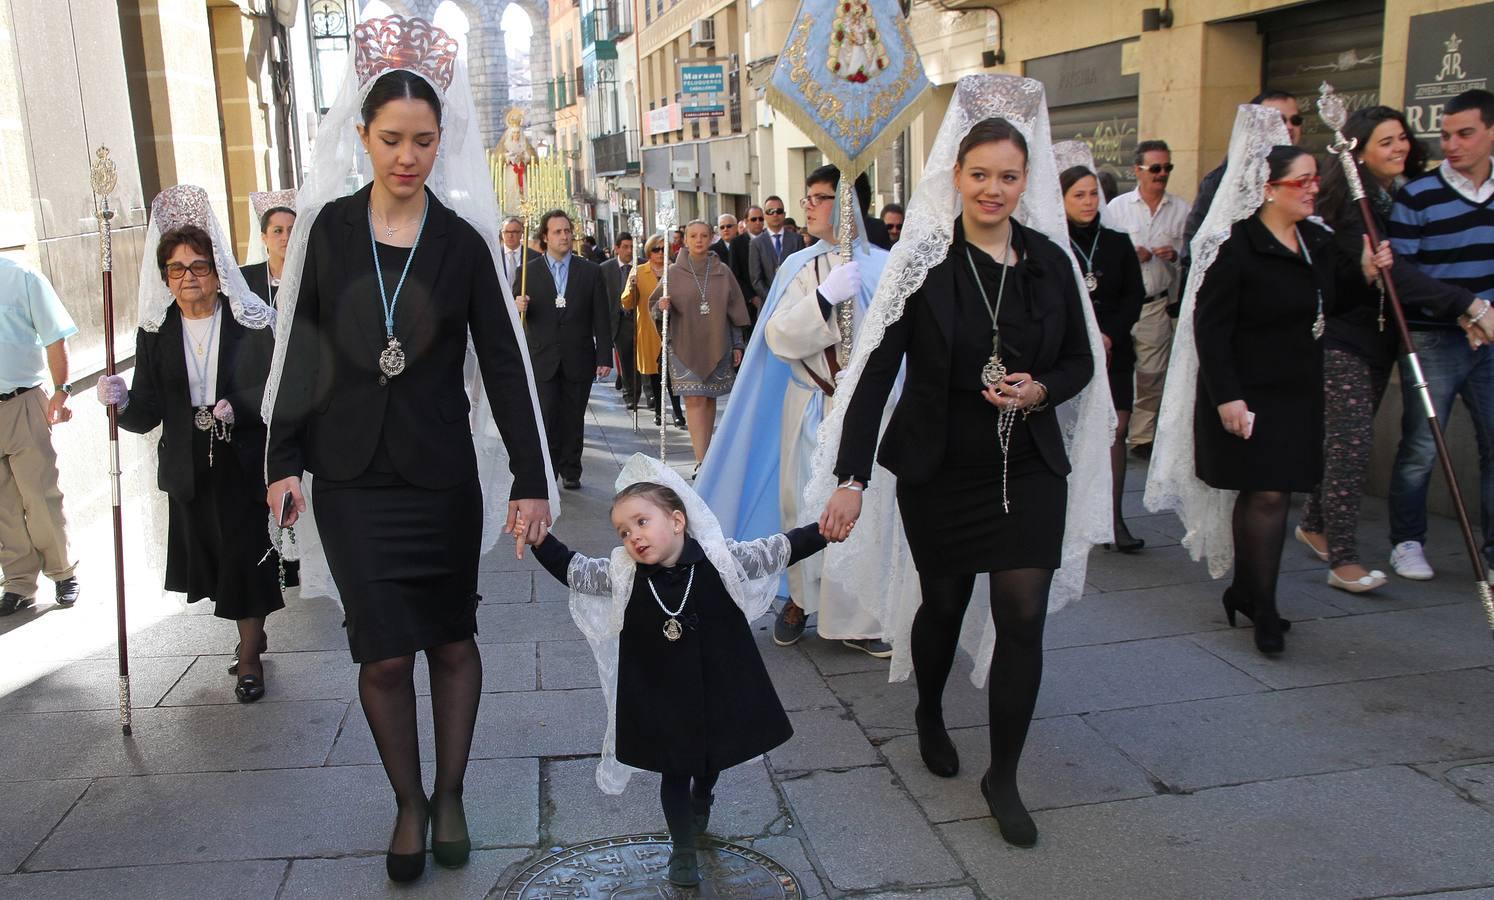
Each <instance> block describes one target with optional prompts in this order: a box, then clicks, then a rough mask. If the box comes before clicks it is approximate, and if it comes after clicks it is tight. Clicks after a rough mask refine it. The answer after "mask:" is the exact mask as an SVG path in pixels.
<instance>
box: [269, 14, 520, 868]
mask: <svg viewBox="0 0 1494 900" xmlns="http://www.w3.org/2000/svg"><path fill="white" fill-rule="evenodd" d="M393 22H394V19H389V20H372V21H371V22H367V23H364V24H363V25H360V26H359V29H358V33H357V38H358V41H359V44H360V46H359V70H358V71H359V74H360V76H365V70H364V68H363V65H364V60H365V59H367V58H370V57H371V58H374V59H375V60H377V59H379V58H380V57H379V54H380V53H384V54H386V57H385V58H386V60H387V61H386V62H385V63H384V66H385V67H386V68H387V71H382V72H380V71H377V70H376V71H373V72H370V73H367V74H366V76H365V89H366V91H367V94H366V96H365V98H364V100H363V102H362V106H361V121H360V122H359V123H358V126H357V130H358V134H359V137H360V138H361V140H362V144H363V148H364V150H365V151H366V152H367V153H368V155H369V159H370V162H371V165H372V169H373V173H374V180H373V182H372V183H371V184H370V185H368V186H366V187H364V188H363V189H362V190H360V191H358V192H357V193H355V194H353V195H351V196H347V197H343V198H341V199H338V200H335V201H333V202H331V203H329V204H327V205H326V206H325V208H322V209H320V211H319V212H318V213H317V214H316V215H315V218H314V221H310V222H303V223H302V227H306V228H309V229H310V231H309V234H308V237H307V245H306V249H305V256H304V259H303V260H301V266H300V269H299V271H293V272H292V275H291V277H293V278H294V277H299V283H298V285H297V288H296V293H295V295H294V299H291V297H290V296H289V295H288V296H287V298H286V299H285V300H283V301H282V307H283V308H284V307H285V306H286V305H287V304H290V310H293V313H291V314H292V315H293V318H292V323H291V327H290V329H289V333H288V334H287V333H286V329H285V328H284V326H282V329H281V335H280V340H281V341H282V342H283V343H284V345H285V353H284V368H283V372H282V373H281V375H280V381H279V383H278V386H277V393H276V394H275V397H274V401H273V403H274V406H273V410H272V415H271V419H270V435H269V449H268V462H267V466H266V470H267V478H268V481H269V482H270V484H269V501H270V504H271V506H272V508H274V509H277V510H278V509H280V503H281V499H282V497H284V496H285V495H286V494H289V495H290V496H291V497H292V498H293V502H294V510H293V512H292V513H291V515H290V517H289V518H290V520H291V521H294V519H295V517H296V516H298V515H299V514H300V513H301V512H304V511H305V509H306V504H305V500H304V498H303V497H302V495H301V475H302V473H303V471H304V472H310V473H312V474H314V475H315V476H316V480H315V483H314V490H313V494H314V499H315V518H316V523H317V526H318V530H319V532H320V534H321V537H322V541H323V546H324V549H325V552H326V557H327V563H328V565H329V567H330V569H331V573H332V577H333V579H334V580H335V582H336V584H337V587H338V591H339V593H340V594H341V596H342V599H343V603H344V604H345V608H346V612H347V631H348V644H349V647H350V649H351V651H352V655H353V659H354V660H355V661H356V662H358V663H360V670H359V677H358V690H359V697H360V699H361V700H362V704H363V710H364V713H365V714H366V715H367V717H368V722H369V726H370V727H371V729H372V731H373V735H374V740H375V743H376V744H377V745H378V748H379V755H380V758H381V759H382V760H383V763H384V769H385V772H386V773H387V774H388V776H389V781H390V784H391V786H392V787H393V789H394V794H395V799H396V801H397V803H398V809H399V813H398V816H397V818H396V821H395V827H394V834H393V837H392V838H391V842H390V847H389V853H388V856H387V858H386V865H387V869H388V873H389V876H390V878H391V879H393V880H396V881H408V880H412V879H414V878H416V877H418V876H419V875H420V873H421V872H422V871H423V870H424V867H425V855H424V854H425V833H426V827H427V824H429V825H430V830H431V834H432V849H433V851H434V856H435V859H436V861H437V862H438V863H441V864H442V865H446V866H460V865H463V864H465V862H466V861H467V858H468V853H469V851H470V847H471V843H470V840H469V839H468V835H467V824H466V816H465V812H464V810H463V807H462V786H463V780H464V777H465V775H466V768H467V759H468V754H469V752H470V750H471V744H472V731H473V727H474V724H475V721H476V718H477V706H478V699H479V696H480V691H481V688H482V658H481V656H480V655H479V652H478V648H477V644H476V642H475V641H474V635H475V634H476V632H477V618H476V615H477V604H478V601H479V600H480V598H479V597H478V594H477V565H478V557H479V554H480V550H481V542H482V532H483V495H482V486H481V484H480V482H479V474H478V466H477V456H476V453H475V452H474V449H473V436H472V430H471V426H470V424H469V421H468V415H469V411H470V409H469V401H468V396H467V393H466V390H465V386H464V381H463V362H464V359H465V354H466V348H467V342H468V335H469V333H470V335H471V341H472V345H473V346H474V348H475V350H476V354H477V359H478V363H479V365H480V368H481V372H482V376H483V384H484V387H485V389H486V393H487V397H488V401H489V403H490V404H491V406H492V408H493V414H494V418H495V419H496V422H497V426H498V429H499V431H500V433H501V434H502V437H503V442H504V444H505V445H506V447H507V448H508V456H509V459H510V466H511V469H512V471H513V478H514V481H513V489H512V491H511V493H510V497H511V498H512V499H511V500H510V502H509V528H510V529H511V528H512V526H513V521H514V516H515V514H516V513H518V512H520V511H522V512H523V515H524V521H525V522H527V523H530V524H531V526H532V527H531V529H530V531H531V532H532V534H531V535H530V536H532V537H539V538H542V537H543V532H544V530H545V528H546V526H548V524H549V521H550V508H549V503H548V501H547V499H545V498H547V497H548V494H549V475H548V472H547V471H546V468H547V467H546V462H545V448H544V445H543V442H542V440H541V432H540V428H539V425H538V423H537V421H536V416H535V408H534V405H533V401H532V399H531V398H532V391H531V388H530V382H529V374H528V367H527V365H526V363H525V359H524V356H523V353H522V351H521V349H520V345H519V338H518V336H517V335H516V333H515V332H516V329H515V327H514V325H513V322H514V321H515V319H514V318H513V317H512V316H511V314H510V309H509V308H508V304H506V303H505V302H504V298H505V296H506V295H505V293H504V290H503V287H502V285H501V282H500V278H499V275H498V270H497V267H496V264H495V262H494V257H493V252H492V248H491V247H490V246H489V244H488V243H487V242H486V241H485V240H484V238H483V236H482V235H481V234H479V233H478V231H477V230H476V228H474V227H473V225H472V224H471V223H469V222H468V221H467V220H466V219H465V218H463V217H462V216H459V215H456V214H454V213H453V212H452V211H451V210H450V209H449V208H448V207H446V206H445V205H443V204H442V202H441V201H440V200H438V199H437V198H436V196H435V194H434V193H432V192H431V191H430V190H428V189H427V188H426V180H427V178H428V177H429V176H430V175H431V173H432V170H433V168H434V167H435V165H436V162H437V152H438V148H441V143H442V140H441V138H442V131H441V128H442V124H441V122H442V104H441V100H440V98H439V96H438V95H437V94H436V92H435V88H433V86H432V84H433V82H434V83H440V82H441V80H442V77H443V71H444V74H445V77H446V79H447V82H446V83H447V86H449V79H450V71H451V70H450V69H449V68H446V69H444V70H443V69H442V68H440V67H433V71H432V72H430V73H427V72H426V71H425V70H424V69H422V72H421V74H416V73H414V72H411V71H408V70H405V69H403V68H396V65H403V64H404V63H401V62H400V60H401V59H403V58H404V53H405V51H406V49H407V48H404V47H396V48H395V51H397V52H391V51H387V50H386V49H385V48H384V47H383V46H382V44H379V43H378V42H382V41H390V42H398V41H406V40H409V35H411V34H431V33H434V34H436V35H438V36H439V37H436V38H432V39H431V41H432V42H442V43H444V40H445V35H444V33H442V32H440V30H439V29H434V28H433V27H432V26H430V25H429V24H428V23H425V22H422V21H420V20H399V22H398V23H395V24H396V25H398V26H399V27H394V26H392V25H391V24H390V23H393ZM370 44H377V45H376V46H370ZM437 46H440V43H438V44H437ZM448 46H449V50H450V52H454V43H452V44H450V45H448ZM447 61H448V62H449V59H448V60H447ZM370 81H371V82H372V84H371V85H370V84H368V82H370ZM340 102H341V101H340ZM458 109H460V108H459V107H458ZM452 149H453V148H445V151H448V152H449V151H451V150H452ZM447 174H448V176H452V175H457V176H463V175H469V174H470V173H466V172H456V173H453V172H450V171H448V173H447ZM307 211H308V208H303V215H304V214H305V213H306V212H307ZM494 224H495V225H496V221H495V222H494ZM295 264H296V258H295V256H294V255H293V256H292V260H291V266H292V268H294V267H295ZM288 311H289V310H287V312H288ZM531 498H532V499H531ZM421 651H424V653H425V655H426V660H427V662H428V664H429V666H430V680H431V705H432V712H433V717H434V719H435V736H436V741H435V748H436V776H435V793H434V794H433V795H432V796H431V797H430V798H429V799H427V798H426V796H425V793H424V788H423V785H422V781H421V772H420V748H419V742H418V738H417V735H418V730H417V727H416V717H415V684H414V666H415V657H416V655H417V654H418V653H420V652H421Z"/></svg>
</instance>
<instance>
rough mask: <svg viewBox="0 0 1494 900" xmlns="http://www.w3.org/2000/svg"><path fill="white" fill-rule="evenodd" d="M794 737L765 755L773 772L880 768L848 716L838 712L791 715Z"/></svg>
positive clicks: (879, 760) (878, 759) (873, 750)
mask: <svg viewBox="0 0 1494 900" xmlns="http://www.w3.org/2000/svg"><path fill="white" fill-rule="evenodd" d="M788 715H789V721H790V722H792V723H793V726H794V736H793V737H791V738H789V740H788V742H787V743H786V744H784V745H783V746H781V747H777V748H775V749H773V750H770V751H768V762H770V763H771V764H772V766H773V771H775V772H780V773H781V772H798V771H807V770H810V769H845V768H850V767H852V766H876V765H881V763H882V758H881V756H880V755H878V753H877V750H876V748H875V747H873V746H872V745H871V744H870V743H869V742H868V741H867V740H866V735H865V734H864V733H863V732H862V731H861V729H860V727H858V726H857V724H856V721H855V720H854V719H853V718H851V715H850V714H849V713H847V712H845V711H844V710H841V709H805V710H797V711H793V712H790V713H789V714H788Z"/></svg>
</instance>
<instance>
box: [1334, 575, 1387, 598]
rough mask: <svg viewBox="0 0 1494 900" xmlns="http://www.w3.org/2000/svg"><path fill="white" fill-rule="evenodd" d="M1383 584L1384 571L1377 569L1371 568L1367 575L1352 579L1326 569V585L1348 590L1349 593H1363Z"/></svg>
mask: <svg viewBox="0 0 1494 900" xmlns="http://www.w3.org/2000/svg"><path fill="white" fill-rule="evenodd" d="M1383 584H1385V573H1384V572H1381V571H1380V570H1379V569H1373V570H1371V571H1370V573H1369V574H1368V575H1361V576H1360V577H1358V578H1356V579H1354V580H1353V581H1350V580H1348V579H1347V578H1340V577H1338V573H1336V572H1334V571H1333V570H1331V569H1330V570H1329V571H1328V586H1329V587H1336V588H1338V589H1339V590H1341V591H1348V592H1349V593H1351V594H1363V593H1365V592H1366V591H1372V590H1374V589H1375V588H1377V587H1380V586H1381V585H1383Z"/></svg>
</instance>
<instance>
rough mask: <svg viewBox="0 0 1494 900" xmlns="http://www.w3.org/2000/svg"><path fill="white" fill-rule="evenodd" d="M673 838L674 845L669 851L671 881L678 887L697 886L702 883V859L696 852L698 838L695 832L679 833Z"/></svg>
mask: <svg viewBox="0 0 1494 900" xmlns="http://www.w3.org/2000/svg"><path fill="white" fill-rule="evenodd" d="M692 830H693V829H692ZM673 838H674V847H673V848H672V849H671V850H670V853H669V876H668V877H669V883H670V884H673V885H676V886H678V887H695V886H696V885H698V884H700V859H699V857H698V856H696V853H695V842H696V840H697V839H698V838H697V836H696V835H694V834H678V835H674V836H673Z"/></svg>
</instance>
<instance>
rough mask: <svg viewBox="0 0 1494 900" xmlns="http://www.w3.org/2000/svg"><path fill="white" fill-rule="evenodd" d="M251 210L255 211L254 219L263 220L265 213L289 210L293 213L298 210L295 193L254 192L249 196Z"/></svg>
mask: <svg viewBox="0 0 1494 900" xmlns="http://www.w3.org/2000/svg"><path fill="white" fill-rule="evenodd" d="M249 208H250V209H252V210H254V218H256V219H262V218H264V216H265V213H267V212H269V211H270V210H272V209H288V210H291V211H292V212H294V211H295V209H296V192H295V191H254V192H253V193H251V194H250V195H249Z"/></svg>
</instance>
